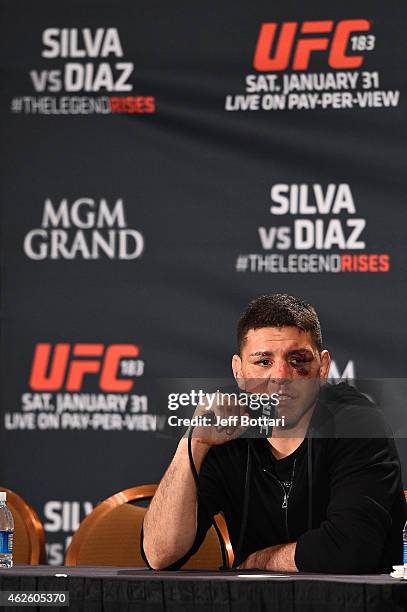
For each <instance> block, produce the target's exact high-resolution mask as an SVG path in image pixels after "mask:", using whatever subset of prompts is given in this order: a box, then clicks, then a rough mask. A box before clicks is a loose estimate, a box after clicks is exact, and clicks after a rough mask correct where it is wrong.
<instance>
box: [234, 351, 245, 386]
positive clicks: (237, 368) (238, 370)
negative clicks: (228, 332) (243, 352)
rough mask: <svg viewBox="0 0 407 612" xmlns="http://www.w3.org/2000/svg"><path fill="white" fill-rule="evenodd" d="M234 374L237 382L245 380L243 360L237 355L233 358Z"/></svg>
mask: <svg viewBox="0 0 407 612" xmlns="http://www.w3.org/2000/svg"><path fill="white" fill-rule="evenodd" d="M232 372H233V376H234V377H235V380H236V381H238V379H239V378H243V374H242V360H241V359H240V356H239V355H237V354H236V353H235V354H234V355H233V357H232Z"/></svg>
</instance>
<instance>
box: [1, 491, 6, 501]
mask: <svg viewBox="0 0 407 612" xmlns="http://www.w3.org/2000/svg"><path fill="white" fill-rule="evenodd" d="M2 501H7V493H6V491H0V502H2Z"/></svg>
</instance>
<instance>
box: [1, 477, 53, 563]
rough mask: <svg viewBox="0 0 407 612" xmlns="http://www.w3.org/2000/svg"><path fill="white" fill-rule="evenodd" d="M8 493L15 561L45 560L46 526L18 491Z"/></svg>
mask: <svg viewBox="0 0 407 612" xmlns="http://www.w3.org/2000/svg"><path fill="white" fill-rule="evenodd" d="M0 490H1V491H6V493H7V506H8V508H9V509H10V511H11V514H12V515H13V519H14V538H13V562H14V563H23V564H27V565H38V564H39V563H44V560H45V544H44V542H45V537H44V527H43V525H42V523H41V521H40V519H39V517H38V515H37V513H36V512H35V510H34V509H33V508H32V507H31V506H30V505H29V504H28V503H27V502H26V501H25V500H24V499H23V498H22V497H20V496H19V495H17V493H14V491H11V490H10V489H6V488H5V487H0Z"/></svg>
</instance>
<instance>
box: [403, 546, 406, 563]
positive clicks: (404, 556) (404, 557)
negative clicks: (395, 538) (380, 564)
mask: <svg viewBox="0 0 407 612" xmlns="http://www.w3.org/2000/svg"><path fill="white" fill-rule="evenodd" d="M403 563H404V565H407V540H404V542H403Z"/></svg>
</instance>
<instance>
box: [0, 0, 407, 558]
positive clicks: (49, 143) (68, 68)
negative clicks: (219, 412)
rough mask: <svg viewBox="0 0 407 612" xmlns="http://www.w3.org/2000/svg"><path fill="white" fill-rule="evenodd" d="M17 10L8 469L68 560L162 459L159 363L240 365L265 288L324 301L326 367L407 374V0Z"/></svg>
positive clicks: (7, 477)
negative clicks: (86, 530) (238, 342)
mask: <svg viewBox="0 0 407 612" xmlns="http://www.w3.org/2000/svg"><path fill="white" fill-rule="evenodd" d="M1 13H2V20H1V24H2V25H1V34H2V35H1V37H0V47H1V56H0V57H1V59H0V61H1V70H2V78H1V89H2V96H1V113H0V121H1V141H0V147H1V175H2V180H1V186H0V189H1V317H2V318H1V345H0V346H1V354H0V358H1V368H0V376H1V386H0V389H1V421H0V423H1V430H0V436H1V439H0V441H1V460H0V483H1V484H2V485H4V486H7V487H9V488H11V489H13V490H15V491H17V492H19V493H20V494H21V495H22V496H23V497H24V498H26V499H27V500H28V501H29V502H30V503H31V504H32V505H33V506H34V507H35V508H36V510H37V511H38V513H39V515H40V517H41V519H42V520H43V522H44V525H45V529H46V535H47V549H48V560H49V562H50V563H61V562H62V561H63V557H64V552H65V547H66V545H67V543H69V539H70V537H71V536H72V533H73V532H74V530H75V529H76V528H77V527H78V525H79V522H80V520H81V519H82V518H83V517H84V516H85V515H86V514H87V513H88V512H90V511H91V510H92V508H93V507H94V506H95V504H96V503H97V502H98V501H100V500H102V499H104V498H106V497H108V496H109V495H111V494H113V493H115V492H117V491H119V490H122V489H125V488H127V487H131V486H135V485H138V484H145V483H152V482H158V480H159V479H160V477H161V476H162V474H163V470H164V469H165V467H166V465H167V464H168V462H169V459H170V457H171V454H172V452H173V450H174V448H175V445H176V440H175V439H169V438H168V437H166V436H164V435H160V433H159V432H158V431H157V420H156V418H155V415H156V414H157V413H158V411H159V408H160V407H159V406H157V400H155V399H154V389H155V381H157V380H158V379H159V378H161V377H166V378H172V377H173V378H183V377H184V378H185V377H195V378H199V377H212V376H214V377H227V376H228V375H229V373H230V358H231V355H232V354H233V352H234V351H235V348H236V346H235V328H236V322H237V319H238V317H239V315H240V313H241V312H242V311H243V309H244V308H245V307H246V305H247V303H248V302H249V300H250V299H252V298H253V297H256V296H258V295H261V294H265V293H274V292H279V293H291V294H294V295H297V296H300V297H302V298H303V299H305V300H306V301H309V302H311V303H313V304H315V306H316V308H317V311H318V312H319V314H320V319H321V324H322V328H323V335H324V345H325V346H326V347H327V348H328V349H329V350H330V351H331V354H332V355H333V360H334V361H333V364H332V369H331V375H332V376H334V377H342V378H345V379H349V378H353V377H366V378H380V377H387V378H400V377H403V376H405V370H406V367H405V321H406V306H405V304H406V297H407V294H406V282H405V281H406V266H407V253H406V249H405V234H406V230H405V227H406V221H407V213H406V202H405V194H406V188H407V185H406V183H407V167H406V155H405V143H406V128H407V118H406V97H405V96H406V91H405V89H406V74H407V71H406V67H407V66H406V64H407V60H406V57H407V41H406V37H405V24H406V19H407V8H406V7H405V6H403V5H402V4H400V3H396V2H394V3H393V2H391V3H390V5H388V4H386V6H384V5H383V3H382V2H378V1H370V2H367V1H364V2H361V1H358V0H355V1H354V2H352V3H348V4H346V3H343V2H331V3H329V4H327V3H325V2H322V1H318V2H316V1H311V2H307V3H305V4H304V3H303V4H301V3H298V2H291V1H290V2H287V1H285V2H282V1H280V2H266V1H263V0H262V1H258V2H255V3H254V4H253V3H251V4H248V3H247V2H243V1H242V2H230V1H228V2H222V3H219V2H215V1H214V0H207V1H206V2H193V3H191V2H186V1H185V0H180V1H179V2H176V3H175V4H174V3H171V4H168V3H166V2H164V1H163V0H155V1H154V0H153V1H151V0H149V1H148V2H147V1H145V0H139V1H137V2H128V1H125V2H121V3H120V4H117V3H115V2H113V0H110V1H106V2H103V3H101V2H96V1H91V0H82V1H81V2H78V1H72V0H70V1H69V2H68V1H65V0H64V1H61V2H57V3H55V2H49V1H43V2H41V3H26V2H21V1H19V0H2V2H1ZM398 445H399V448H400V454H401V457H402V459H403V462H407V444H406V443H405V442H404V441H403V440H398ZM406 476H407V473H406Z"/></svg>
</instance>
